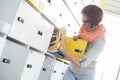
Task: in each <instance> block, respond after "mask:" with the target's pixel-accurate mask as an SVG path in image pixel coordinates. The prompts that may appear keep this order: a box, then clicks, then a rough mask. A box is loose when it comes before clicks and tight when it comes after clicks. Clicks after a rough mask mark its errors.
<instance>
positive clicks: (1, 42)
mask: <svg viewBox="0 0 120 80" xmlns="http://www.w3.org/2000/svg"><path fill="white" fill-rule="evenodd" d="M5 43H6V39H4V38H3V37H1V36H0V57H1V55H2V52H3V49H4V46H5Z"/></svg>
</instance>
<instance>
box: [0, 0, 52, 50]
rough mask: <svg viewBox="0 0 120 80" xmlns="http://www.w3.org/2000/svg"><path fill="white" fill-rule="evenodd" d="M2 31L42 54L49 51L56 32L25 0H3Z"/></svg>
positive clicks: (0, 21) (0, 11) (1, 4)
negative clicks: (48, 48) (52, 37)
mask: <svg viewBox="0 0 120 80" xmlns="http://www.w3.org/2000/svg"><path fill="white" fill-rule="evenodd" d="M0 24H1V28H0V31H1V32H3V33H4V34H7V36H9V37H11V38H13V39H15V40H18V41H20V42H22V43H25V44H27V45H29V46H31V47H33V48H35V49H38V50H40V51H42V52H46V51H47V47H48V46H49V42H50V39H51V36H52V33H53V30H54V27H53V25H51V24H50V23H49V22H48V21H46V20H45V19H44V18H43V17H42V16H41V15H40V14H38V13H37V12H36V11H35V10H34V9H33V8H32V7H31V6H30V5H29V4H28V3H27V2H26V1H24V0H14V1H10V0H2V1H1V2H0Z"/></svg>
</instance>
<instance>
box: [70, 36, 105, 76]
mask: <svg viewBox="0 0 120 80" xmlns="http://www.w3.org/2000/svg"><path fill="white" fill-rule="evenodd" d="M104 46H105V38H104V37H102V38H98V39H96V40H95V41H93V42H91V43H88V45H87V48H86V52H85V56H84V57H83V58H81V59H80V65H81V66H80V67H77V66H76V65H74V64H73V63H70V66H69V68H70V69H71V70H72V71H73V72H74V73H78V74H88V73H90V74H92V73H94V72H95V65H96V62H97V61H96V59H97V58H98V56H99V54H100V53H101V52H102V51H103V49H104Z"/></svg>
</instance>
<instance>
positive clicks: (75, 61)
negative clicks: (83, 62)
mask: <svg viewBox="0 0 120 80" xmlns="http://www.w3.org/2000/svg"><path fill="white" fill-rule="evenodd" d="M65 43H66V39H65V37H64V36H61V45H60V47H59V50H60V52H61V53H63V54H64V55H65V56H66V57H67V58H68V59H69V60H70V61H71V62H72V63H73V64H75V65H76V66H78V67H80V59H79V58H78V57H76V56H74V55H72V54H71V53H70V52H68V51H67V50H66V49H65Z"/></svg>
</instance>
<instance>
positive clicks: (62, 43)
mask: <svg viewBox="0 0 120 80" xmlns="http://www.w3.org/2000/svg"><path fill="white" fill-rule="evenodd" d="M60 40H61V41H60V42H61V44H60V47H59V50H60V51H61V50H63V49H65V44H66V37H65V36H64V35H61V37H60Z"/></svg>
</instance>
